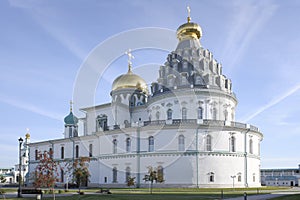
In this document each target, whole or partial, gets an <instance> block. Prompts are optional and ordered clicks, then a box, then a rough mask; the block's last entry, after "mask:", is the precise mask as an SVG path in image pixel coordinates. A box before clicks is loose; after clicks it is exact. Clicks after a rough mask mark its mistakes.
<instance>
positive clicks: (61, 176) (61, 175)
mask: <svg viewBox="0 0 300 200" xmlns="http://www.w3.org/2000/svg"><path fill="white" fill-rule="evenodd" d="M64 175H65V173H64V170H63V169H61V170H60V182H62V183H63V182H65V181H64Z"/></svg>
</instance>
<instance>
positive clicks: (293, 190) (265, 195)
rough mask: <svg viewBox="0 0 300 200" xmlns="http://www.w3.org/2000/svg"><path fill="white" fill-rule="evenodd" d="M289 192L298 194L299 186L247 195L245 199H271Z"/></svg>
mask: <svg viewBox="0 0 300 200" xmlns="http://www.w3.org/2000/svg"><path fill="white" fill-rule="evenodd" d="M290 194H300V188H298V187H294V188H291V189H289V190H285V191H276V192H273V193H271V194H260V195H249V196H247V200H267V199H272V198H276V197H282V196H286V195H290ZM244 199H245V197H235V198H229V199H226V200H244Z"/></svg>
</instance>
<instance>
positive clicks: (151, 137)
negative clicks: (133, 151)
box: [148, 136, 154, 152]
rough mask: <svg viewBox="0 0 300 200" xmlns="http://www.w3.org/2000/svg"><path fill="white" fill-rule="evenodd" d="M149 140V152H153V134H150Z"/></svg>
mask: <svg viewBox="0 0 300 200" xmlns="http://www.w3.org/2000/svg"><path fill="white" fill-rule="evenodd" d="M148 141H149V148H148V151H149V152H153V151H154V137H153V136H150V137H149V138H148Z"/></svg>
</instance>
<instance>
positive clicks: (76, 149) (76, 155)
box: [75, 145, 79, 158]
mask: <svg viewBox="0 0 300 200" xmlns="http://www.w3.org/2000/svg"><path fill="white" fill-rule="evenodd" d="M75 157H76V158H79V146H78V145H76V147H75Z"/></svg>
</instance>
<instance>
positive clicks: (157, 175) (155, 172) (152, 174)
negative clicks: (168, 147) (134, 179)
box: [143, 166, 165, 194]
mask: <svg viewBox="0 0 300 200" xmlns="http://www.w3.org/2000/svg"><path fill="white" fill-rule="evenodd" d="M163 176H164V175H163V169H162V167H161V166H159V167H157V168H156V169H154V168H153V167H152V166H149V167H148V174H146V175H145V177H144V179H143V180H144V181H146V182H147V181H150V194H152V188H153V183H154V182H156V183H163V182H164V181H165V180H164V177H163Z"/></svg>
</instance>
